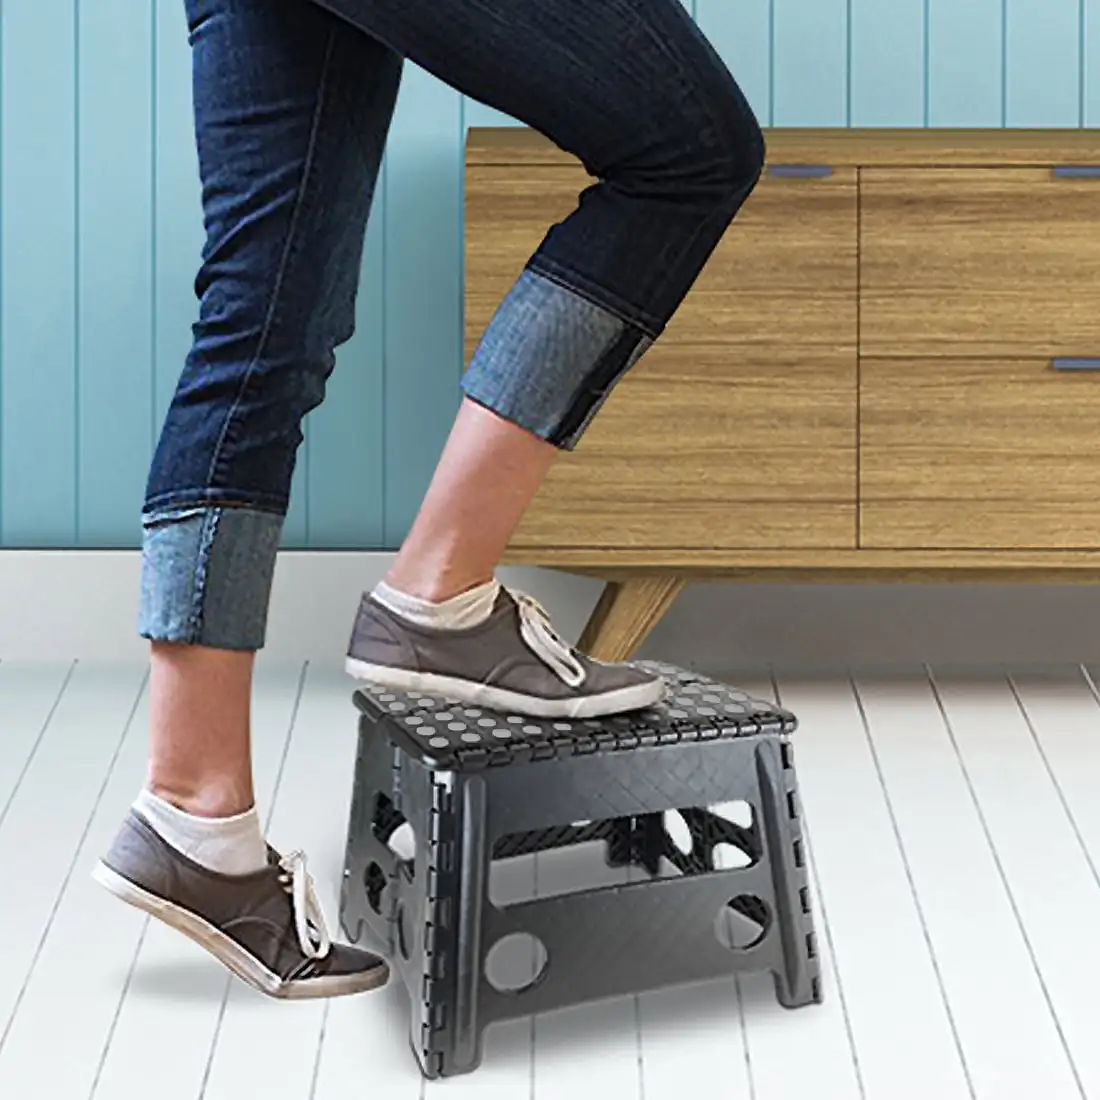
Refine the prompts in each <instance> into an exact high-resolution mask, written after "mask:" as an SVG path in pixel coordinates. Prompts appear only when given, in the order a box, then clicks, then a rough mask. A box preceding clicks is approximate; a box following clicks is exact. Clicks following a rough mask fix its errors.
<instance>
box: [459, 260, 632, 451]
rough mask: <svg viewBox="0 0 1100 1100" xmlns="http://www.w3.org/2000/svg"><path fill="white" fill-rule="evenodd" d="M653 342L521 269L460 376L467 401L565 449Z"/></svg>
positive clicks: (578, 296)
mask: <svg viewBox="0 0 1100 1100" xmlns="http://www.w3.org/2000/svg"><path fill="white" fill-rule="evenodd" d="M652 342H653V340H652V338H651V337H650V336H648V335H647V334H646V333H645V332H643V331H642V330H641V329H639V328H637V327H635V326H634V325H631V324H630V323H629V322H627V321H625V320H623V319H622V318H621V317H619V316H617V315H616V314H614V313H612V312H610V311H609V310H607V309H604V308H603V307H602V306H599V305H596V304H595V303H594V302H592V301H590V300H589V299H587V298H585V297H584V296H582V295H581V294H580V293H578V292H577V291H575V290H572V289H570V288H569V287H567V286H564V285H563V284H562V283H560V282H557V281H555V280H554V279H552V278H548V277H546V276H544V275H542V274H540V273H539V272H538V271H536V270H533V269H532V268H527V269H526V270H525V271H524V272H523V274H522V275H521V276H520V277H519V279H518V280H517V282H516V284H515V285H514V286H513V287H512V289H511V291H510V292H509V294H508V296H507V297H506V298H505V299H504V301H503V302H502V303H501V305H500V308H499V309H498V310H497V312H496V313H495V314H494V316H493V319H492V321H491V322H490V324H489V327H488V328H487V329H486V331H485V335H484V337H483V338H482V341H481V343H480V345H479V346H478V349H477V351H476V352H475V353H474V357H473V359H472V360H471V361H470V366H469V369H468V370H467V371H466V374H465V376H464V377H463V379H462V388H463V390H464V392H465V393H466V396H467V397H469V398H470V399H471V400H473V401H476V402H477V403H478V404H479V405H484V406H485V407H486V408H488V409H491V410H492V411H493V412H495V413H496V414H497V415H498V416H501V417H503V418H504V419H505V420H509V421H511V422H512V423H514V424H518V425H519V426H520V427H521V428H525V429H526V430H527V431H529V432H531V433H533V434H534V435H537V436H538V437H539V438H540V439H545V440H546V441H547V442H549V443H553V444H554V445H555V446H557V447H559V448H561V449H562V450H565V451H571V450H572V449H573V448H574V447H575V446H576V444H577V442H578V441H579V440H580V438H581V436H582V435H583V434H584V432H585V430H586V429H587V428H588V425H589V424H590V423H591V422H592V418H593V417H594V416H595V415H596V413H597V412H598V411H599V409H600V407H601V406H602V405H603V403H604V401H606V400H607V397H608V395H609V394H610V393H611V390H612V389H613V388H614V386H615V384H616V383H617V382H618V381H619V379H621V378H622V376H623V375H624V374H625V373H626V372H627V371H628V370H629V369H630V368H631V367H632V366H634V364H635V363H636V362H637V361H638V360H639V359H640V358H641V357H642V355H643V354H644V353H645V352H646V350H647V349H648V348H649V347H650V345H651V344H652Z"/></svg>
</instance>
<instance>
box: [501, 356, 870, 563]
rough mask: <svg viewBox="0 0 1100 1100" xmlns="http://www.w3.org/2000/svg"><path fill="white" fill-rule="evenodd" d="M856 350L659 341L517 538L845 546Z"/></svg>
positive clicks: (559, 542)
mask: <svg viewBox="0 0 1100 1100" xmlns="http://www.w3.org/2000/svg"><path fill="white" fill-rule="evenodd" d="M855 393H856V363H855V356H854V354H851V353H848V354H846V355H845V354H836V353H833V354H824V353H821V354H815V353H811V352H809V351H804V352H801V353H797V354H796V353H787V354H785V355H782V356H780V355H775V356H770V355H768V356H765V355H763V354H761V353H753V354H752V355H745V356H741V355H738V354H737V353H736V352H735V351H734V350H733V349H731V348H729V347H724V346H722V345H718V344H711V345H699V346H690V345H684V344H679V343H676V342H674V341H668V342H667V343H658V344H657V345H656V346H655V347H654V348H653V349H652V350H651V351H650V352H649V354H648V355H647V356H646V358H645V359H643V360H642V362H641V363H640V364H639V365H638V366H637V367H635V368H634V370H633V371H632V372H631V374H630V375H629V376H628V377H627V378H626V379H624V380H623V382H622V383H620V385H619V386H618V388H617V389H616V390H615V392H614V393H613V394H612V396H611V398H610V399H609V400H608V402H607V404H606V405H605V406H604V408H603V410H602V411H601V412H600V415H599V416H598V417H597V418H596V420H595V421H594V422H593V424H592V427H591V428H590V429H589V431H588V432H587V434H586V435H585V437H584V438H583V439H582V440H581V442H580V445H579V446H578V448H577V450H576V451H575V452H574V453H573V454H571V455H565V456H563V457H562V458H561V459H559V461H558V463H557V465H556V466H555V467H554V469H553V470H552V471H551V474H550V476H549V478H548V479H547V482H546V484H545V485H544V487H543V489H542V490H541V492H540V493H539V495H538V497H537V498H536V500H535V503H534V505H533V506H532V508H531V510H530V511H529V513H528V514H527V516H526V517H525V519H524V521H523V523H522V525H521V527H520V529H519V531H518V533H517V535H516V538H515V540H514V542H513V546H514V547H515V548H523V547H551V546H572V547H585V546H588V547H643V546H644V547H652V548H661V547H663V548H669V547H696V548H705V547H727V548H729V547H769V546H776V547H778V546H791V547H808V546H819V547H853V546H854V545H855V529H854V522H855V520H854V516H855V499H856V485H855V439H856V432H855V413H856V400H855Z"/></svg>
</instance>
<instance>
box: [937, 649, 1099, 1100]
mask: <svg viewBox="0 0 1100 1100" xmlns="http://www.w3.org/2000/svg"><path fill="white" fill-rule="evenodd" d="M924 668H925V672H926V674H927V676H928V682H929V684H930V685H931V687H932V693H933V695H934V696H935V700H936V706H937V707H938V708H939V711H940V715H941V717H942V718H943V723H944V726H945V728H946V730H947V735H948V737H949V738H950V739H951V746H952V748H953V749H954V752H955V757H956V759H957V760H958V761H959V767H960V768H961V769H962V773H963V779H964V781H965V783H966V789H967V791H968V792H969V794H970V799H971V802H972V803H973V805H974V810H975V812H976V813H977V815H978V821H979V823H980V824H981V827H982V832H983V834H984V835H985V841H986V844H987V845H988V846H989V851H990V854H991V855H992V857H993V863H994V865H995V866H996V868H997V874H998V876H999V877H1000V880H1001V886H1002V887H1003V889H1004V892H1005V896H1006V897H1007V898H1008V904H1009V906H1010V907H1011V909H1012V915H1013V918H1014V919H1015V921H1016V925H1017V927H1018V928H1019V929H1020V935H1021V936H1022V937H1023V940H1024V945H1025V946H1026V948H1027V953H1028V958H1029V959H1030V960H1031V966H1032V969H1033V970H1034V971H1035V977H1036V979H1037V980H1038V982H1039V988H1040V989H1042V991H1043V998H1044V1000H1045V1001H1046V1005H1047V1009H1048V1010H1049V1012H1050V1015H1051V1019H1052V1021H1053V1023H1054V1028H1055V1031H1056V1032H1057V1034H1058V1041H1059V1042H1060V1043H1061V1044H1062V1050H1063V1051H1064V1052H1065V1055H1066V1060H1067V1061H1068V1062H1069V1067H1070V1072H1071V1073H1072V1074H1073V1080H1074V1083H1075V1084H1076V1086H1077V1091H1078V1092H1079V1093H1080V1094H1081V1098H1082V1100H1089V1097H1088V1094H1087V1093H1086V1091H1085V1085H1084V1082H1083V1081H1082V1080H1081V1074H1080V1071H1079V1070H1078V1068H1077V1062H1076V1061H1075V1059H1074V1057H1073V1052H1072V1051H1071V1050H1070V1048H1069V1043H1068V1041H1067V1040H1066V1033H1065V1029H1064V1028H1063V1027H1062V1021H1061V1020H1060V1019H1059V1017H1058V1012H1057V1009H1056V1008H1055V1006H1054V1000H1053V998H1052V997H1051V995H1050V989H1049V987H1048V986H1047V982H1046V977H1045V976H1044V974H1043V971H1042V968H1041V967H1040V966H1039V960H1038V958H1037V957H1036V955H1035V947H1034V945H1033V944H1032V942H1031V937H1030V936H1029V935H1028V932H1027V928H1026V927H1025V924H1024V920H1023V915H1022V914H1021V913H1020V907H1019V904H1018V903H1017V901H1016V895H1015V892H1014V891H1013V889H1012V887H1011V885H1010V884H1009V881H1008V875H1007V873H1006V872H1005V869H1004V863H1003V862H1002V860H1001V856H1000V853H999V852H998V851H997V845H996V843H995V842H994V840H993V834H992V831H991V830H990V828H989V821H988V819H987V818H986V816H985V811H984V810H983V809H982V805H981V802H980V800H979V798H978V792H977V790H976V789H975V787H974V781H973V779H972V778H971V775H970V769H969V768H967V766H966V760H965V759H964V757H963V753H962V750H961V749H960V747H959V742H958V738H957V737H956V736H955V729H954V726H953V724H952V722H951V718H950V716H949V715H948V713H947V706H946V704H945V703H944V701H943V696H942V694H941V693H940V689H939V685H938V684H937V682H936V677H935V674H934V672H933V671H932V668H931V667H930V666H929V665H927V664H926V665H925V666H924Z"/></svg>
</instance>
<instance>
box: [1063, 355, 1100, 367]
mask: <svg viewBox="0 0 1100 1100" xmlns="http://www.w3.org/2000/svg"><path fill="white" fill-rule="evenodd" d="M1053 366H1054V369H1055V370H1100V356H1093V357H1091V358H1088V357H1082V358H1076V359H1075V358H1064V359H1055V360H1053Z"/></svg>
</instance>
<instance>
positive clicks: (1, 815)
mask: <svg viewBox="0 0 1100 1100" xmlns="http://www.w3.org/2000/svg"><path fill="white" fill-rule="evenodd" d="M76 664H77V663H76V661H70V662H69V671H68V672H67V673H66V674H65V679H64V680H63V681H62V682H61V687H60V688H59V689H58V692H57V698H56V699H54V701H53V705H52V706H51V707H50V710H49V713H48V714H47V715H46V717H45V719H44V720H43V722H42V728H41V729H40V730H39V731H38V736H37V737H36V738H35V739H34V744H33V745H32V746H31V751H30V753H29V754H28V756H27V759H26V760H25V761H24V763H23V767H22V768H21V769H20V771H19V774H18V775H17V776H16V777H15V786H14V787H12V791H11V794H10V795H9V796H8V799H7V801H6V802H5V803H4V808H3V809H2V810H0V829H2V828H3V827H4V819H5V818H6V817H7V816H8V811H9V810H10V809H11V807H12V803H14V802H15V796H16V795H17V794H18V793H19V788H20V787H21V786H22V785H23V780H24V779H25V778H26V775H27V772H29V771H30V770H31V764H33V763H34V758H35V756H36V755H37V754H38V749H39V746H40V745H41V744H42V740H43V738H44V737H45V736H46V730H48V729H49V728H50V723H51V722H52V721H53V716H54V714H56V713H57V708H58V706H59V705H60V703H61V699H62V697H63V696H64V694H65V689H66V688H67V687H68V686H69V681H70V680H71V679H72V678H73V672H75V671H76Z"/></svg>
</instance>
